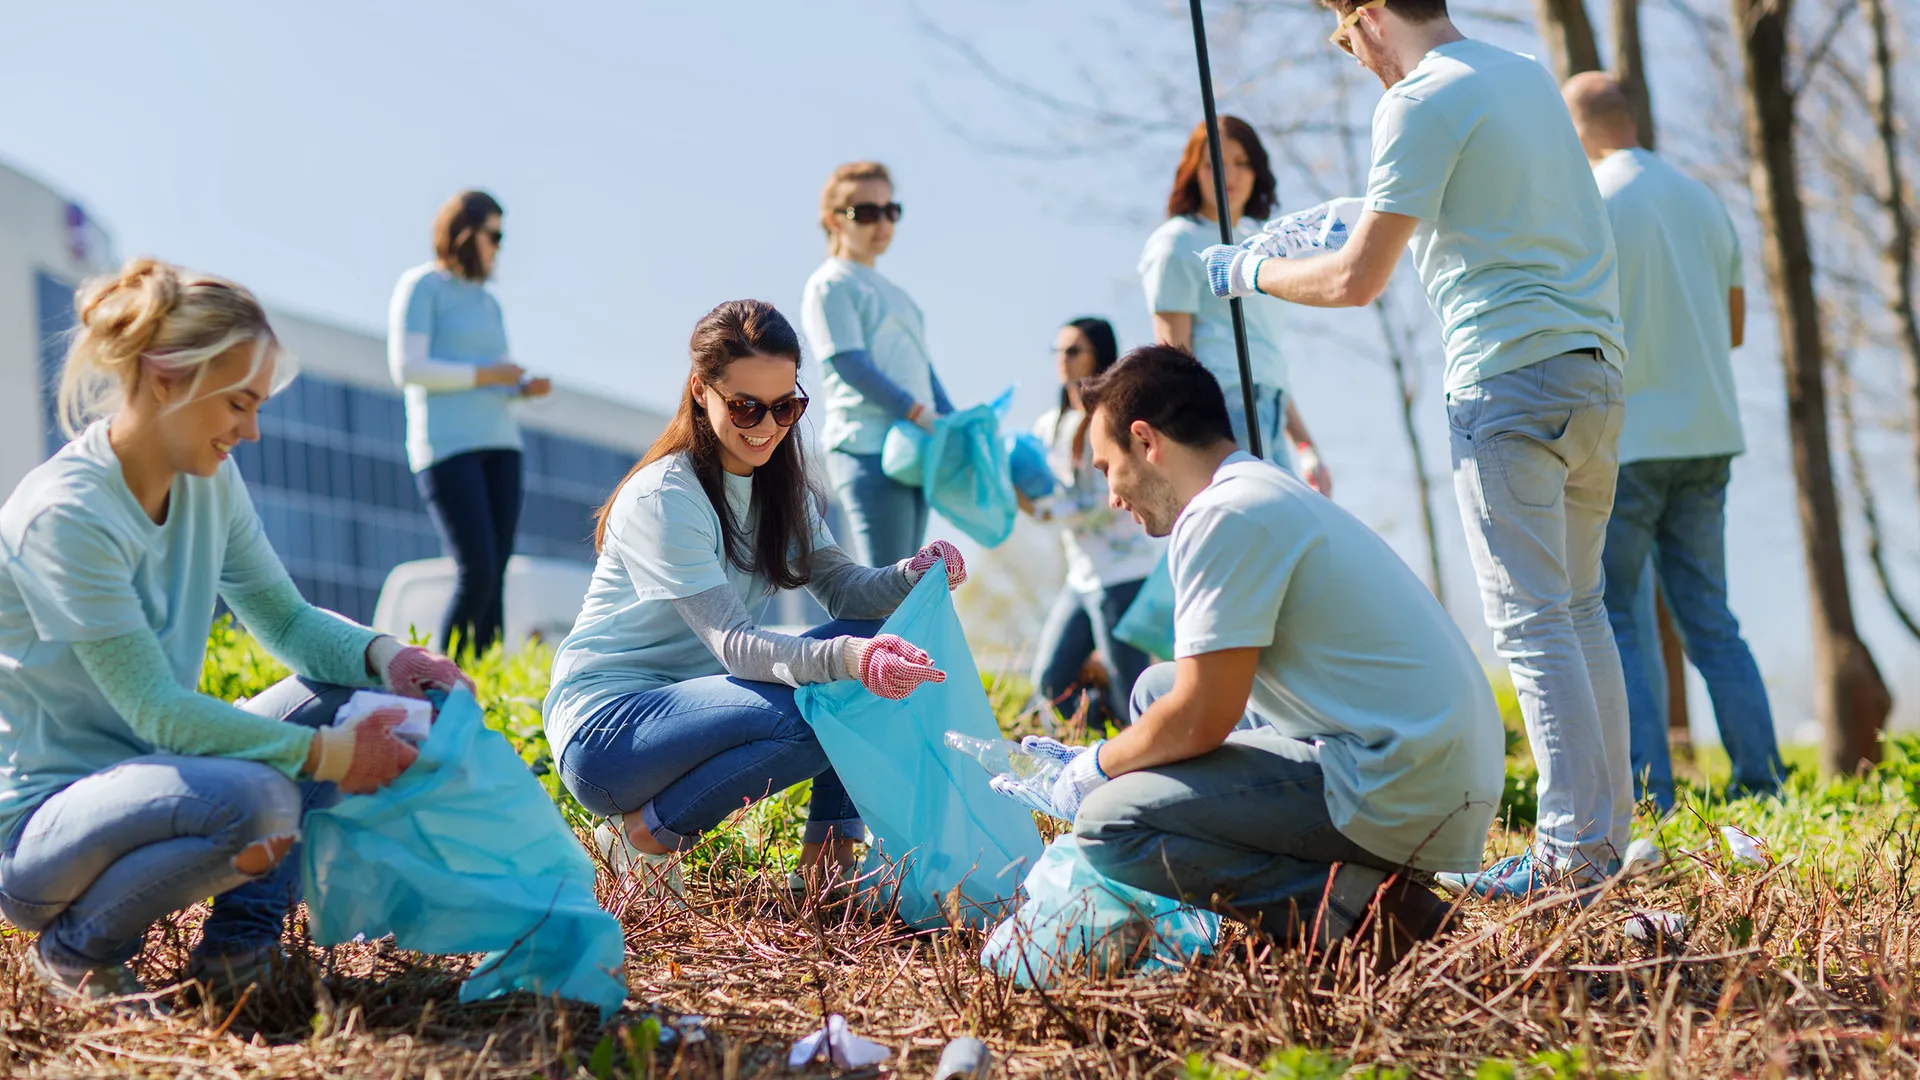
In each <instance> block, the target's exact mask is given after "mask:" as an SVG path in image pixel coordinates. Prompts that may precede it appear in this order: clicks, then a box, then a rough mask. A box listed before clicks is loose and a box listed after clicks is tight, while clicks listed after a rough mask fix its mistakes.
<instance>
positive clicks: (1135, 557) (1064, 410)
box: [1029, 318, 1166, 726]
mask: <svg viewBox="0 0 1920 1080" xmlns="http://www.w3.org/2000/svg"><path fill="white" fill-rule="evenodd" d="M1053 355H1054V360H1055V362H1056V363H1057V365H1058V368H1059V372H1060V403H1059V405H1057V406H1055V407H1054V408H1052V409H1049V410H1047V412H1046V413H1045V414H1044V415H1042V416H1041V417H1040V419H1039V420H1038V421H1037V422H1036V423H1035V424H1034V425H1033V433H1034V434H1035V435H1036V436H1038V437H1039V439H1040V441H1041V442H1043V443H1045V444H1046V445H1047V460H1048V463H1049V464H1050V465H1051V466H1052V467H1053V475H1054V480H1055V482H1056V484H1057V487H1056V489H1055V494H1054V495H1052V496H1049V497H1048V498H1046V499H1044V500H1042V501H1041V503H1039V504H1038V505H1034V506H1030V507H1029V510H1030V512H1031V513H1033V515H1034V516H1035V517H1036V518H1039V519H1041V520H1050V521H1055V522H1058V523H1059V524H1060V525H1061V530H1060V544H1061V547H1062V548H1063V549H1064V550H1065V553H1066V557H1067V580H1066V584H1065V585H1064V586H1063V587H1062V588H1061V589H1060V594H1059V596H1057V597H1056V598H1055V599H1054V602H1053V610H1052V611H1051V612H1049V613H1048V615H1047V621H1046V625H1045V626H1044V628H1042V630H1041V632H1040V640H1039V642H1038V647H1037V648H1036V649H1035V655H1034V662H1033V676H1032V677H1033V688H1034V692H1035V693H1036V694H1037V695H1038V696H1039V697H1040V698H1041V699H1042V700H1043V701H1044V702H1045V703H1046V704H1047V705H1049V706H1051V707H1052V708H1054V709H1057V710H1059V711H1060V712H1061V713H1064V714H1066V715H1068V716H1072V715H1073V714H1074V713H1075V712H1077V711H1078V710H1079V708H1080V706H1081V703H1082V701H1083V700H1086V699H1090V698H1091V694H1090V693H1089V692H1088V691H1087V690H1086V689H1085V688H1084V687H1083V686H1082V680H1081V672H1082V670H1083V669H1084V668H1085V666H1086V663H1087V659H1088V657H1089V656H1091V655H1098V656H1099V657H1100V659H1101V661H1102V662H1103V663H1104V665H1105V667H1106V674H1107V692H1106V695H1105V697H1104V700H1102V701H1100V704H1101V705H1103V706H1104V708H1105V713H1106V716H1107V718H1110V719H1112V720H1113V721H1114V722H1115V723H1117V724H1120V725H1123V726H1124V725H1125V724H1126V723H1127V719H1128V715H1129V713H1128V710H1127V697H1128V695H1129V694H1131V693H1132V692H1133V682H1134V680H1135V679H1137V678H1139V677H1140V673H1141V672H1142V671H1145V670H1146V669H1147V665H1148V664H1149V663H1151V661H1150V659H1149V658H1148V657H1147V655H1146V654H1145V653H1143V652H1141V651H1140V650H1139V649H1136V648H1134V647H1133V646H1131V645H1128V644H1127V643H1125V642H1123V641H1118V640H1115V639H1114V636H1113V626H1114V624H1115V623H1117V622H1119V621H1120V617H1121V616H1122V615H1124V614H1125V613H1126V610H1127V607H1128V605H1130V604H1132V603H1133V598H1134V597H1135V596H1136V595H1138V594H1139V592H1140V586H1141V584H1142V582H1144V581H1145V579H1146V577H1147V575H1148V574H1150V573H1152V572H1153V568H1154V566H1155V565H1156V564H1158V563H1159V561H1160V556H1161V554H1162V553H1163V552H1164V551H1165V550H1166V541H1164V540H1159V539H1156V538H1154V537H1151V536H1148V535H1147V531H1146V530H1145V529H1143V528H1141V527H1140V523H1139V522H1137V521H1135V520H1133V515H1131V514H1127V513H1123V512H1121V511H1117V510H1115V509H1114V508H1113V507H1112V505H1110V504H1109V502H1108V501H1107V481H1106V478H1105V477H1103V476H1101V475H1100V471H1099V470H1098V469H1095V468H1094V467H1093V458H1092V454H1091V452H1090V451H1089V449H1088V447H1087V424H1086V414H1085V412H1083V411H1082V410H1081V408H1080V391H1079V390H1078V389H1077V388H1076V386H1075V384H1076V383H1077V382H1078V381H1079V380H1081V379H1085V378H1089V377H1091V376H1094V375H1098V374H1100V373H1101V372H1103V371H1105V370H1107V369H1108V368H1110V367H1112V366H1113V363H1114V361H1115V360H1116V359H1118V358H1119V346H1118V344H1117V343H1116V341H1115V338H1114V334H1113V327H1112V325H1110V324H1109V323H1108V322H1107V320H1105V319H1092V318H1086V319H1075V320H1073V321H1072V322H1070V323H1068V324H1066V325H1065V326H1062V327H1061V328H1060V332H1059V333H1058V334H1056V335H1055V336H1054V343H1053ZM1093 718H1094V719H1095V720H1096V721H1097V720H1098V719H1099V715H1098V713H1097V712H1096V713H1095V715H1094V717H1093Z"/></svg>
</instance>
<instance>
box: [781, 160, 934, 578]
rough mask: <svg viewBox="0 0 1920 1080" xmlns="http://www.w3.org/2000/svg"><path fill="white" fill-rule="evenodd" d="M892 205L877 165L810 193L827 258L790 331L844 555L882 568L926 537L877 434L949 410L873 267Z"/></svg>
mask: <svg viewBox="0 0 1920 1080" xmlns="http://www.w3.org/2000/svg"><path fill="white" fill-rule="evenodd" d="M899 220H900V204H899V203H897V202H894V201H893V180H892V177H891V176H889V174H888V173H887V167H886V166H884V165H881V164H879V163H877V162H871V161H860V162H854V163H852V164H848V165H842V166H840V167H839V168H837V169H835V170H834V171H833V175H832V176H831V177H829V178H828V180H827V186H826V188H825V190H823V191H822V192H821V193H820V227H821V228H822V229H823V230H825V231H826V234H827V261H826V262H824V263H822V264H821V265H820V268H819V269H818V270H815V271H814V272H813V276H812V277H810V278H808V279H807V288H806V293H805V294H804V298H803V300H802V302H801V307H800V325H801V326H802V327H803V328H804V329H805V331H806V335H807V344H808V345H809V346H810V347H811V348H812V349H813V352H814V355H815V356H818V357H820V358H821V359H822V364H821V367H822V368H823V369H824V372H825V373H824V374H823V375H822V377H821V381H822V383H823V384H824V389H825V391H826V397H825V400H824V401H823V403H822V404H823V405H824V406H825V408H826V423H825V424H823V425H822V426H821V432H820V434H821V437H822V438H824V439H825V440H826V444H827V450H828V451H829V453H828V455H827V471H828V473H829V474H830V475H831V476H832V477H833V483H834V487H835V488H836V489H837V491H838V493H839V495H840V506H841V509H843V510H844V511H845V512H846V516H847V524H848V527H849V529H850V530H851V534H852V535H850V536H849V537H848V540H849V542H850V543H851V545H852V547H853V557H854V558H855V559H857V560H859V561H860V562H863V563H866V564H867V565H869V566H885V565H887V564H888V563H892V562H895V561H898V560H900V559H903V558H905V557H907V556H908V555H911V554H913V552H914V549H916V548H918V547H919V546H920V541H921V539H922V538H923V537H924V536H925V535H926V532H927V499H926V495H925V494H924V493H922V492H921V490H920V489H919V488H917V487H909V486H907V485H906V484H902V483H899V482H897V481H895V480H893V479H891V478H889V477H888V476H887V475H886V473H884V472H882V471H881V469H880V452H881V449H882V448H883V447H884V445H885V443H886V438H887V429H888V428H890V427H892V426H893V424H894V423H895V422H896V421H899V420H910V421H912V422H914V423H916V424H919V425H920V426H921V427H924V428H927V429H928V430H931V429H932V427H933V418H934V417H935V416H937V415H939V414H941V413H946V412H952V411H953V405H952V403H950V402H949V401H948V400H947V392H946V390H945V389H944V388H943V387H941V385H940V377H939V376H938V375H936V374H934V371H933V362H932V361H931V360H930V359H928V357H927V349H926V330H925V328H924V324H923V321H922V319H921V317H920V308H919V306H918V305H916V304H915V303H914V302H913V298H912V297H910V296H908V295H907V294H906V292H905V291H904V290H902V289H901V288H900V286H898V285H895V284H894V283H893V282H891V281H888V280H887V279H886V278H885V277H882V276H881V275H880V272H879V271H878V270H875V269H874V265H873V264H874V262H875V260H877V259H879V257H880V256H881V255H883V254H885V253H886V250H887V247H888V245H890V244H892V243H893V226H894V223H895V222H897V221H899Z"/></svg>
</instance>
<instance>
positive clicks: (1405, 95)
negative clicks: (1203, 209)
mask: <svg viewBox="0 0 1920 1080" xmlns="http://www.w3.org/2000/svg"><path fill="white" fill-rule="evenodd" d="M1321 3H1322V5H1323V6H1325V7H1326V8H1327V9H1328V11H1329V13H1330V14H1331V15H1332V17H1333V21H1334V33H1333V39H1332V40H1333V43H1334V44H1335V45H1336V46H1338V47H1339V48H1340V49H1342V50H1343V51H1345V52H1347V53H1348V54H1350V55H1352V56H1353V57H1354V59H1355V60H1357V61H1358V62H1359V63H1360V64H1361V65H1362V66H1364V67H1365V68H1366V69H1367V70H1368V71H1371V72H1372V73H1373V74H1374V75H1375V76H1376V77H1378V78H1379V80H1380V83H1381V85H1382V86H1384V87H1386V88H1387V90H1386V93H1385V94H1384V95H1382V97H1381V99H1380V104H1379V106H1378V107H1377V108H1376V109H1375V110H1374V114H1373V161H1372V165H1371V167H1370V169H1369V171H1368V181H1367V194H1366V202H1365V208H1364V210H1363V211H1362V212H1361V213H1360V215H1359V220H1358V221H1357V222H1355V224H1354V228H1353V231H1352V233H1351V235H1350V236H1349V238H1348V240H1347V241H1346V244H1345V246H1343V247H1341V248H1340V249H1339V250H1338V251H1334V252H1331V253H1329V254H1323V255H1316V256H1311V257H1306V258H1265V257H1262V253H1260V252H1256V251H1252V250H1249V249H1248V248H1247V247H1244V246H1242V247H1231V246H1226V245H1221V246H1218V247H1215V248H1210V249H1208V252H1207V259H1208V280H1209V282H1210V283H1211V284H1213V285H1215V286H1216V291H1217V292H1219V293H1220V294H1221V295H1227V296H1250V295H1252V294H1253V293H1255V292H1262V293H1265V294H1267V295H1268V296H1277V297H1279V298H1281V299H1283V300H1291V301H1293V302H1294V303H1299V304H1309V305H1313V306H1317V307H1364V306H1366V305H1368V304H1371V303H1373V302H1374V301H1375V300H1377V299H1379V297H1380V295H1381V294H1382V293H1384V292H1385V291H1386V288H1387V283H1388V281H1390V280H1391V279H1392V276H1393V272H1394V270H1395V268H1397V267H1398V266H1399V265H1400V262H1401V260H1402V258H1404V257H1405V255H1406V254H1407V252H1408V251H1409V250H1410V251H1411V252H1412V254H1413V264H1414V269H1415V270H1416V271H1417V272H1418V273H1419V275H1420V281H1421V284H1423V285H1424V286H1425V287H1426V290H1427V302H1428V305H1429V306H1430V307H1432V308H1433V310H1434V313H1435V314H1436V315H1437V316H1438V317H1439V319H1440V323H1441V337H1442V340H1443V343H1444V345H1445V347H1446V355H1447V370H1446V381H1445V389H1446V397H1447V418H1448V422H1449V424H1450V425H1451V428H1452V449H1453V480H1454V492H1455V495H1456V496H1457V497H1458V500H1459V503H1460V517H1461V521H1462V524H1463V525H1464V526H1465V527H1466V538H1467V553H1468V555H1469V556H1470V557H1471V558H1472V560H1473V566H1474V574H1475V576H1476V577H1477V578H1478V579H1479V583H1480V598H1481V604H1482V607H1483V608H1484V611H1485V615H1486V621H1487V627H1488V628H1489V629H1490V630H1492V631H1493V639H1494V647H1495V649H1496V650H1497V651H1498V652H1499V654H1500V656H1501V657H1502V658H1503V659H1505V660H1506V662H1507V670H1508V673H1509V674H1510V675H1511V676H1512V677H1513V686H1514V690H1515V692H1516V694H1517V695H1518V697H1519V699H1520V712H1521V715H1522V716H1523V717H1524V718H1525V721H1526V726H1527V740H1528V742H1529V743H1530V744H1531V745H1532V747H1533V757H1534V761H1535V762H1536V763H1537V764H1538V765H1539V769H1540V783H1539V795H1540V812H1539V815H1538V817H1537V819H1536V822H1535V831H1534V842H1533V845H1532V847H1531V848H1529V849H1528V850H1527V851H1525V852H1522V853H1520V854H1517V855H1513V856H1509V857H1507V858H1505V859H1502V860H1500V861H1499V862H1497V863H1495V864H1494V865H1492V866H1490V867H1488V868H1487V870H1486V872H1484V873H1481V874H1473V875H1467V876H1464V877H1462V876H1451V875H1444V874H1443V875H1441V876H1440V878H1439V880H1440V881H1441V883H1442V884H1443V885H1445V886H1446V887H1447V888H1449V889H1453V890H1464V891H1471V892H1472V893H1474V894H1475V895H1478V896H1484V897H1499V898H1507V899H1514V898H1520V897H1526V896H1532V895H1535V894H1538V893H1543V892H1552V893H1554V894H1556V895H1557V896H1559V897H1560V898H1562V899H1571V900H1577V899H1581V898H1585V897H1591V896H1592V895H1594V891H1593V887H1594V886H1596V885H1597V884H1598V883H1599V882H1600V881H1602V880H1603V879H1605V878H1606V877H1608V876H1610V875H1611V874H1613V873H1614V872H1615V871H1616V870H1617V869H1618V868H1619V866H1620V864H1621V861H1622V860H1623V859H1624V857H1625V855H1626V849H1627V846H1628V842H1629V839H1630V837H1629V834H1630V831H1631V828H1632V824H1633V814H1634V809H1635V803H1634V799H1633V770H1632V766H1631V764H1630V763H1629V760H1628V737H1627V702H1626V698H1627V692H1626V684H1625V680H1624V679H1623V678H1622V675H1621V671H1620V654H1619V652H1618V650H1617V649H1616V648H1615V647H1614V643H1613V633H1612V629H1611V627H1610V626H1609V625H1608V622H1607V610H1606V605H1605V603H1604V601H1603V599H1602V586H1603V581H1604V575H1603V573H1602V571H1601V565H1600V553H1601V548H1602V547H1603V546H1604V544H1605V541H1606V533H1607V516H1608V514H1609V513H1610V512H1611V511H1612V509H1613V494H1614V478H1615V474H1616V472H1617V471H1618V470H1617V467H1616V464H1615V461H1614V455H1615V453H1616V452H1617V447H1618V443H1619V438H1620V422H1621V417H1622V415H1623V413H1624V407H1623V405H1622V400H1621V390H1620V387H1621V382H1620V379H1621V372H1622V369H1623V368H1624V367H1625V364H1626V358H1627V357H1626V345H1625V340H1624V335H1623V331H1622V329H1621V325H1620V290H1619V282H1618V278H1617V275H1616V273H1615V268H1614V262H1615V259H1614V249H1613V230H1612V229H1610V228H1608V227H1607V217H1606V207H1605V204H1603V203H1602V202H1601V199H1600V189H1599V188H1598V186H1596V185H1595V183H1594V180H1593V172H1592V170H1591V169H1590V168H1589V167H1588V165H1587V161H1586V156H1585V155H1584V154H1583V153H1582V152H1581V149H1580V140H1579V137H1578V136H1576V135H1575V134H1574V130H1573V121H1572V119H1571V118H1570V117H1569V116H1568V114H1567V106H1566V104H1565V102H1563V101H1562V100H1561V98H1560V88H1559V86H1558V85H1557V84H1555V82H1554V79H1553V76H1552V75H1551V74H1549V73H1548V72H1547V70H1546V69H1545V68H1543V67H1541V66H1540V64H1539V63H1538V62H1536V61H1535V60H1533V59H1532V58H1530V57H1526V56H1521V55H1519V54H1517V53H1512V52H1508V51H1507V50H1505V49H1502V48H1499V47H1497V46H1494V45H1489V44H1487V43H1486V42H1483V41H1475V40H1473V39H1471V38H1468V37H1466V36H1465V35H1463V34H1462V33H1460V31H1459V29H1458V28H1457V27H1455V26H1454V24H1453V20H1452V19H1451V18H1449V17H1448V15H1447V5H1446V0H1364V2H1362V0H1321Z"/></svg>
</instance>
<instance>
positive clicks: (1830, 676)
mask: <svg viewBox="0 0 1920 1080" xmlns="http://www.w3.org/2000/svg"><path fill="white" fill-rule="evenodd" d="M1730 2H1731V5H1732V14H1733V27H1734V34H1735V37H1736V40H1737V41H1738V43H1739V45H1740V48H1741V51H1742V53H1743V54H1744V58H1745V61H1746V72H1745V88H1744V89H1745V93H1744V97H1745V112H1746V128H1747V144H1748V149H1749V154H1750V158H1751V161H1750V165H1749V173H1748V183H1749V186H1750V187H1751V188H1752V190H1753V201H1754V208H1755V211H1756V213H1757V214H1758V216H1759V219H1760V227H1761V233H1762V236H1763V237H1764V244H1763V247H1762V254H1763V257H1764V262H1765V265H1766V269H1767V280H1768V284H1769V287H1770V291H1771V292H1772V295H1773V300H1774V309H1775V314H1776V316H1777V318H1778V320H1779V324H1780V346H1781V363H1782V366H1783V367H1784V369H1785V374H1786V382H1787V430H1788V435H1789V437H1790V439H1791V442H1792V452H1793V474H1794V480H1795V482H1796V484H1797V485H1798V488H1799V495H1800V497H1799V506H1798V509H1799V517H1800V532H1801V537H1802V539H1803V541H1804V543H1805V545H1806V559H1807V578H1808V583H1809V587H1810V592H1811V596H1810V604H1811V608H1812V613H1813V627H1812V630H1813V662H1814V688H1815V697H1814V710H1815V714H1816V716H1817V717H1818V719H1819V722H1820V727H1821V733H1822V746H1821V765H1822V767H1823V769H1824V770H1825V771H1826V772H1828V773H1830V774H1832V773H1847V772H1852V771H1854V770H1855V769H1857V768H1858V767H1859V766H1860V765H1861V764H1862V763H1873V762H1877V761H1878V760H1879V757H1880V739H1879V736H1880V731H1881V728H1882V726H1883V725H1884V724H1885V722H1886V718H1887V713H1888V712H1889V711H1890V710H1891V709H1892V706H1893V701H1892V697H1891V695H1890V694H1889V693H1888V691H1887V685H1886V682H1885V681H1884V680H1883V679H1882V678H1881V677H1880V671H1879V668H1878V667H1876V666H1875V664H1874V662H1873V656H1872V654H1871V653H1869V652H1868V651H1867V646H1866V643H1865V642H1863V641H1862V640H1861V639H1860V634H1859V630H1858V628H1857V627H1856V626H1855V623H1854V618H1853V602H1852V598H1851V597H1850V595H1849V593H1848V589H1847V568H1846V550H1845V548H1844V547H1843V546H1842V543H1841V537H1840V510H1839V503H1838V499H1837V498H1836V496H1835V492H1834V480H1833V461H1832V446H1831V444H1830V441H1829V438H1828V432H1827V402H1826V387H1825V385H1824V383H1823V381H1822V378H1823V375H1824V358H1825V344H1824V341H1823V340H1822V337H1823V335H1822V330H1821V324H1820V305H1819V300H1818V297H1817V294H1816V291H1815V286H1814V277H1813V274H1814V266H1813V259H1812V255H1811V253H1810V250H1809V245H1808V241H1807V223H1806V214H1805V209H1804V207H1803V205H1802V202H1801V193H1800V177H1799V169H1798V164H1797V162H1796V160H1795V149H1796V147H1795V139H1796V134H1795V111H1794V110H1795V96H1796V90H1795V89H1794V88H1792V87H1791V85H1790V84H1789V82H1788V77H1787V58H1788V28H1789V25H1790V20H1791V18H1792V0H1730Z"/></svg>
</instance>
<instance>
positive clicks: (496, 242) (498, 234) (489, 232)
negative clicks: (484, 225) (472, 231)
mask: <svg viewBox="0 0 1920 1080" xmlns="http://www.w3.org/2000/svg"><path fill="white" fill-rule="evenodd" d="M480 235H481V236H484V237H486V238H487V239H489V240H491V241H493V246H494V247H499V246H500V241H502V240H505V239H506V238H507V234H506V232H505V231H504V230H501V229H481V230H480Z"/></svg>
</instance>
